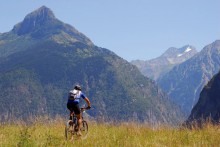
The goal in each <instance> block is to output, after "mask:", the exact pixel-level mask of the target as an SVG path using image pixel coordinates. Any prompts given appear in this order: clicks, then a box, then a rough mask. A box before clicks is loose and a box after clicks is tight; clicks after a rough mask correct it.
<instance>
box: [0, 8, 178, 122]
mask: <svg viewBox="0 0 220 147" xmlns="http://www.w3.org/2000/svg"><path fill="white" fill-rule="evenodd" d="M0 53H1V54H0V55H1V56H0V81H1V82H0V88H1V91H0V102H1V103H0V112H1V115H0V116H1V117H0V120H1V121H4V120H8V119H11V118H14V117H15V118H18V119H26V118H28V117H29V116H36V115H37V116H38V115H49V116H55V115H68V111H67V108H66V101H67V93H68V91H69V90H70V89H71V88H72V87H73V86H74V85H75V84H80V85H81V86H82V88H83V91H84V92H85V94H86V95H87V96H88V97H89V98H90V100H91V103H92V108H93V109H91V110H90V111H88V113H89V115H90V116H91V117H94V118H95V119H97V120H104V121H114V120H117V121H129V120H136V121H140V122H153V123H156V122H157V123H169V124H174V123H177V122H179V121H180V120H181V119H182V117H181V116H182V113H181V112H180V110H179V108H178V107H177V106H175V105H174V104H173V103H172V102H170V101H169V99H168V97H167V96H166V94H164V93H163V92H162V90H161V89H159V88H158V86H157V85H156V84H155V83H154V82H153V81H152V80H150V79H148V78H146V77H144V76H143V75H142V74H141V73H140V72H139V71H138V69H137V68H136V67H135V66H134V65H131V64H130V63H129V62H127V61H126V60H124V59H122V58H121V57H119V56H117V55H116V54H115V53H113V52H111V51H109V50H108V49H105V48H100V47H98V46H96V45H94V44H93V43H92V41H91V40H90V39H89V38H87V37H86V36H85V35H83V34H82V33H80V32H79V31H77V30H76V29H75V28H74V27H72V26H70V25H68V24H65V23H63V22H61V21H60V20H58V19H57V18H55V16H54V14H53V12H52V11H51V10H50V9H49V8H47V7H45V6H43V7H41V8H39V9H37V10H35V11H34V12H32V13H30V14H28V15H27V16H26V17H25V18H24V20H23V21H22V22H20V23H18V24H17V25H15V26H14V28H13V29H12V30H11V31H9V32H7V33H3V34H1V35H0Z"/></svg>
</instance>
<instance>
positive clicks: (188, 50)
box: [131, 45, 197, 80]
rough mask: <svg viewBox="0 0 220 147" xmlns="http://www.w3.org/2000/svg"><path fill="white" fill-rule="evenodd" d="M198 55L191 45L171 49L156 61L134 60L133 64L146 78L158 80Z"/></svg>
mask: <svg viewBox="0 0 220 147" xmlns="http://www.w3.org/2000/svg"><path fill="white" fill-rule="evenodd" d="M196 53H197V51H196V49H195V48H194V47H193V46H191V45H186V46H184V47H182V48H175V47H171V48H169V49H167V50H166V51H165V52H164V53H163V54H162V55H161V56H159V57H157V58H155V59H151V60H146V61H143V60H133V61H131V63H132V64H133V65H136V66H137V67H138V69H139V70H140V71H141V73H142V74H144V75H145V76H147V77H150V78H151V79H153V80H157V79H158V78H159V77H160V76H162V75H164V74H165V73H167V72H168V71H170V70H171V69H172V68H173V67H174V66H175V65H178V64H180V63H182V62H184V61H186V60H188V59H190V58H191V57H193V56H194V55H195V54H196Z"/></svg>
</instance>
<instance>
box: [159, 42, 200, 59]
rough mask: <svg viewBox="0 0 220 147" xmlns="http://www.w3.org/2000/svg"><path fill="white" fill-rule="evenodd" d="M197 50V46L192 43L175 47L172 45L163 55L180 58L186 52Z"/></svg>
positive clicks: (191, 52) (194, 52)
mask: <svg viewBox="0 0 220 147" xmlns="http://www.w3.org/2000/svg"><path fill="white" fill-rule="evenodd" d="M196 53H197V51H196V49H195V47H193V46H191V45H185V46H183V47H182V48H175V47H171V48H169V49H167V50H166V51H165V52H164V53H163V54H162V55H161V57H165V58H178V57H181V56H183V55H186V54H193V55H194V54H196Z"/></svg>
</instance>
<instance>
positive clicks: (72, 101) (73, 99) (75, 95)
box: [67, 85, 91, 135]
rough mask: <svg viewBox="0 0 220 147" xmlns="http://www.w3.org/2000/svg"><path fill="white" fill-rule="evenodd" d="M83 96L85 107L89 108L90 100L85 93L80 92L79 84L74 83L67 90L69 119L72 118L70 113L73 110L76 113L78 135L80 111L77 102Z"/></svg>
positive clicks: (80, 120)
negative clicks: (73, 85) (69, 89)
mask: <svg viewBox="0 0 220 147" xmlns="http://www.w3.org/2000/svg"><path fill="white" fill-rule="evenodd" d="M81 98H83V99H84V100H85V101H86V103H87V108H86V109H90V108H91V104H90V100H89V98H88V97H86V95H85V94H84V93H83V92H82V88H81V87H80V86H79V85H76V86H75V87H74V89H73V90H71V91H70V92H69V96H68V102H67V108H68V109H69V110H70V118H69V119H70V120H72V115H71V114H72V113H73V112H74V113H75V114H76V117H77V120H78V122H77V123H78V127H79V128H77V129H78V134H79V135H80V134H81V132H80V128H81V123H82V114H81V112H80V107H79V102H80V99H81Z"/></svg>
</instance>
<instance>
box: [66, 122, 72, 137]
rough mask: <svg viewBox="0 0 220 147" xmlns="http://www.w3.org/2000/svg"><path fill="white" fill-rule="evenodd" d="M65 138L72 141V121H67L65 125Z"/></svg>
mask: <svg viewBox="0 0 220 147" xmlns="http://www.w3.org/2000/svg"><path fill="white" fill-rule="evenodd" d="M65 138H66V140H72V139H73V122H72V120H69V121H67V123H66V126H65Z"/></svg>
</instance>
